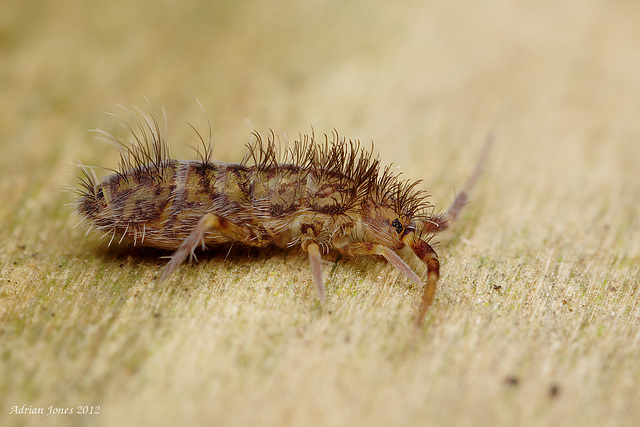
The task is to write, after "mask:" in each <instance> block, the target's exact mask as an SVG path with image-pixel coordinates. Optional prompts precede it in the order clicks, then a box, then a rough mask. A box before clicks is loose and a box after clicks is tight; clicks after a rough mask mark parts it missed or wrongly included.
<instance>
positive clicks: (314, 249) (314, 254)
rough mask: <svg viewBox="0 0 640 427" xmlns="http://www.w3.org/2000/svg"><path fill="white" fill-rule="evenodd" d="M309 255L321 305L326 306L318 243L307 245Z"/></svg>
mask: <svg viewBox="0 0 640 427" xmlns="http://www.w3.org/2000/svg"><path fill="white" fill-rule="evenodd" d="M307 253H308V254H309V264H310V265H311V275H312V276H313V283H314V284H315V285H316V289H317V290H318V298H320V303H322V304H324V284H323V283H322V268H321V261H322V257H321V255H320V246H318V244H317V243H316V242H310V243H309V244H308V245H307Z"/></svg>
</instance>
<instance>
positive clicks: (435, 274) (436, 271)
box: [338, 241, 440, 327]
mask: <svg viewBox="0 0 640 427" xmlns="http://www.w3.org/2000/svg"><path fill="white" fill-rule="evenodd" d="M420 243H421V244H420V245H417V244H416V245H414V246H416V248H413V247H412V249H413V250H414V252H415V253H416V255H418V257H420V259H421V260H422V261H423V262H424V263H425V264H427V282H426V283H424V282H423V281H422V280H421V279H420V277H418V275H417V274H416V273H414V272H413V270H411V267H409V265H407V263H406V262H404V260H403V259H402V258H400V256H399V255H398V254H397V253H396V252H395V251H394V250H392V249H390V248H388V247H386V246H383V245H380V244H377V243H368V242H358V243H351V244H349V245H346V246H343V247H341V248H338V250H339V251H340V252H341V253H343V254H345V255H350V256H357V255H361V256H367V255H381V256H383V257H384V258H385V259H386V260H387V261H389V263H391V264H392V265H393V266H394V267H395V268H396V269H398V270H399V271H400V272H401V273H402V274H404V275H405V276H406V277H407V278H409V279H410V280H411V281H413V282H414V283H416V284H418V285H424V290H423V295H422V301H421V302H420V308H419V309H418V314H417V316H416V327H419V326H420V325H421V324H422V321H423V320H424V317H425V315H426V313H427V310H428V309H429V306H430V305H431V303H432V302H433V298H434V295H435V290H436V284H437V282H438V278H439V276H440V263H439V262H438V256H437V254H436V252H435V251H434V250H433V248H432V247H431V246H429V245H428V244H427V243H425V242H422V241H420Z"/></svg>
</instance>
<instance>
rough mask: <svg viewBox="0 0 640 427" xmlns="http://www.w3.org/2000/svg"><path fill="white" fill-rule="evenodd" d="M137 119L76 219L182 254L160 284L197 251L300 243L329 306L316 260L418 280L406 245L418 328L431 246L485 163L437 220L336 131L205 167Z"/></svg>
mask: <svg viewBox="0 0 640 427" xmlns="http://www.w3.org/2000/svg"><path fill="white" fill-rule="evenodd" d="M132 115H133V117H134V118H135V120H136V125H137V131H134V130H133V129H134V128H133V127H132V126H130V125H127V126H128V128H129V129H130V130H131V132H132V134H133V140H134V142H133V143H128V142H126V141H123V140H120V139H117V138H114V137H111V136H110V135H109V137H110V138H111V139H113V140H114V141H116V142H117V143H118V144H119V147H120V150H121V164H120V167H119V168H118V170H117V172H116V173H114V174H111V175H109V176H107V177H105V178H104V179H102V181H100V182H98V180H97V179H96V178H95V176H94V174H93V172H92V171H90V170H89V169H87V168H85V167H82V169H81V170H82V173H83V176H82V187H81V188H80V189H79V193H80V194H81V197H80V199H79V200H78V202H77V211H78V213H79V214H80V216H82V217H83V218H85V219H86V220H88V221H89V222H90V223H91V224H92V226H94V227H96V228H97V229H99V230H101V231H103V232H106V233H110V234H111V235H112V240H113V238H116V237H117V238H119V239H120V240H122V239H128V240H131V241H133V242H134V244H139V245H144V246H150V247H156V248H163V249H175V250H176V252H175V253H174V255H173V256H172V259H171V260H170V262H169V263H168V265H167V266H166V267H165V270H164V271H163V273H162V275H161V280H162V279H165V278H166V277H168V276H169V275H170V274H171V273H173V272H174V271H175V270H176V269H177V267H178V265H179V264H181V263H182V262H183V261H184V260H185V259H186V257H187V256H189V255H191V254H192V253H193V251H194V250H195V249H196V248H197V247H198V246H203V247H205V246H215V245H219V244H225V243H232V242H234V243H240V244H243V245H249V246H266V245H270V244H272V245H277V246H280V247H291V246H296V245H300V247H301V248H302V249H303V250H304V251H306V252H308V254H309V259H310V263H311V268H312V273H313V279H314V282H315V284H316V286H317V288H318V293H319V296H320V299H321V300H324V286H323V283H322V272H321V267H320V260H321V253H326V252H328V251H330V250H331V249H334V250H338V251H340V252H341V253H343V254H345V255H349V256H354V255H380V256H383V257H385V258H386V259H387V260H388V261H390V262H391V263H392V264H393V265H394V266H395V267H396V268H398V269H399V270H400V271H401V272H402V273H404V274H405V275H406V276H407V277H409V278H410V279H411V280H413V281H415V282H418V283H423V282H422V281H421V280H420V278H419V277H418V276H417V275H416V274H415V273H414V272H413V271H412V270H411V268H410V267H409V266H408V265H407V264H406V263H405V262H404V261H403V260H402V259H401V258H400V257H399V256H398V255H397V253H396V252H397V251H398V250H400V249H402V248H403V247H404V246H409V247H411V248H412V249H413V251H414V253H415V254H416V255H417V256H418V257H419V258H420V259H421V260H423V261H424V262H425V263H426V264H427V269H428V273H427V280H426V283H425V291H424V296H423V301H422V304H421V307H420V311H419V314H418V324H419V323H420V322H421V321H422V319H423V318H424V315H425V313H426V310H427V308H428V307H429V305H430V304H431V301H432V299H433V293H434V290H435V285H436V282H437V279H438V275H439V263H438V259H437V255H436V253H435V251H434V250H433V249H432V248H431V246H429V244H428V240H429V238H430V237H431V236H432V235H433V234H434V233H436V232H438V231H441V230H443V229H445V228H446V227H447V226H448V225H449V224H450V222H451V221H452V220H453V219H455V218H456V217H457V215H458V212H459V211H460V209H461V208H462V206H463V204H464V203H465V201H466V198H467V193H468V191H469V189H470V188H471V186H472V185H473V183H474V182H475V180H476V178H477V176H478V174H479V173H480V165H481V164H482V163H483V161H482V160H481V162H480V163H479V166H478V167H477V168H476V171H475V172H474V174H473V175H472V177H471V178H470V179H469V181H468V182H467V185H466V187H465V189H464V190H463V191H462V192H460V193H459V194H458V196H457V197H456V199H455V201H454V202H453V204H452V206H451V208H450V209H449V210H448V211H447V212H446V213H445V214H444V215H436V214H433V208H432V205H430V204H429V203H428V202H427V201H426V195H425V194H424V193H423V192H421V191H419V190H417V189H416V186H417V184H418V182H409V181H404V180H400V179H399V178H398V176H397V175H396V174H394V173H392V172H391V171H390V168H388V167H387V168H385V169H381V167H380V161H379V160H378V159H377V158H374V157H373V156H372V153H371V151H368V150H366V149H364V148H362V147H361V146H360V144H359V143H358V142H354V141H345V140H344V139H341V138H339V137H338V135H337V133H335V132H334V133H333V135H332V140H331V141H329V137H327V136H325V141H324V142H323V143H317V142H316V141H315V140H314V137H313V135H310V136H301V137H300V138H299V140H297V141H295V142H294V145H293V146H292V147H290V148H288V149H285V150H283V152H282V153H281V151H280V149H281V147H280V145H279V144H278V143H276V138H275V137H274V135H273V133H272V134H271V135H270V136H269V137H268V138H267V140H266V141H263V139H262V137H261V136H260V135H259V134H257V133H254V137H255V143H253V144H251V145H249V146H248V149H249V151H248V155H247V156H245V159H243V161H241V162H240V163H225V162H219V161H215V160H212V159H211V146H210V145H209V146H207V145H206V144H205V151H204V155H202V156H201V159H199V160H175V159H171V158H170V156H169V149H168V145H167V143H166V141H165V140H164V137H163V134H162V132H161V131H160V128H159V126H158V122H157V121H156V119H155V117H154V116H153V115H151V116H146V115H142V116H139V115H136V114H134V113H132ZM201 139H202V138H201ZM203 143H204V140H203ZM485 151H486V150H485ZM483 157H484V155H483Z"/></svg>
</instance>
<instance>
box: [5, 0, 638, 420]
mask: <svg viewBox="0 0 640 427" xmlns="http://www.w3.org/2000/svg"><path fill="white" fill-rule="evenodd" d="M343 3H345V2H339V1H308V2H299V3H298V4H297V5H294V6H292V5H289V6H287V7H284V6H283V7H282V8H279V7H277V6H275V5H273V4H266V3H265V4H263V2H244V3H243V4H239V3H238V4H237V5H236V4H235V3H233V6H231V3H229V2H219V4H217V3H211V2H192V3H190V4H188V5H185V4H181V3H178V2H175V4H173V3H171V2H161V3H158V2H155V3H152V2H148V3H145V2H140V3H137V4H136V5H132V4H131V2H124V1H111V2H104V3H97V2H92V3H88V2H80V1H76V2H73V1H72V2H66V3H65V4H64V7H62V6H61V5H60V4H58V3H54V2H40V3H39V4H38V5H37V7H36V6H35V5H31V4H30V3H29V2H10V3H9V4H5V5H3V8H2V9H3V12H2V16H0V57H1V62H2V66H0V178H1V179H0V194H1V195H2V197H3V200H2V204H1V205H0V239H1V241H2V247H1V248H0V351H1V357H0V424H2V425H74V424H75V425H79V424H83V425H84V424H89V425H115V424H119V425H141V424H145V423H146V424H150V423H151V422H153V423H154V424H156V425H177V424H182V425H189V424H194V423H195V424H207V425H257V424H260V425H266V426H269V425H274V426H275V425H329V424H331V425H354V424H360V425H392V424H393V425H407V426H412V425H424V424H429V425H452V424H453V423H457V424H463V425H464V424H466V425H472V424H473V425H492V426H494V425H505V426H506V425H516V424H518V425H550V424H553V425H631V424H634V423H636V422H637V420H638V418H640V409H639V407H638V404H637V403H638V402H640V364H639V363H638V360H640V308H639V304H638V299H639V297H640V290H639V288H638V285H639V282H640V231H639V230H640V214H638V208H637V207H638V204H639V200H638V199H639V196H640V177H639V175H638V164H640V141H639V139H640V121H639V120H638V117H640V103H639V101H638V96H637V94H638V93H640V54H639V53H638V49H637V41H638V40H640V27H638V25H637V23H638V22H639V21H640V7H639V6H637V5H636V4H635V3H634V2H629V1H622V0H618V1H613V2H604V1H595V0H586V1H567V2H553V1H547V0H543V1H528V0H525V1H520V2H508V1H500V0H491V1H486V2H461V1H453V2H452V1H444V0H442V1H433V2H419V1H413V2H411V1H407V2H403V3H402V4H398V6H397V7H395V8H389V7H387V3H388V2H376V1H374V2H371V1H367V2H364V1H362V2H357V1H356V2H348V4H343ZM145 97H147V98H148V99H149V102H151V103H152V104H153V105H154V106H156V107H160V106H165V107H166V109H167V115H168V117H169V140H170V142H171V144H172V148H173V149H174V150H173V153H174V155H175V156H176V157H182V158H188V157H193V152H192V151H191V150H190V149H189V148H188V144H191V145H194V146H195V145H197V143H198V142H197V140H196V139H195V137H194V135H193V132H192V130H191V129H190V128H189V127H188V126H186V125H184V123H181V122H180V121H179V118H182V119H184V120H187V121H189V122H192V123H193V124H194V125H195V126H196V127H198V128H202V127H203V126H205V127H206V119H205V118H204V116H203V115H202V112H201V111H200V107H199V106H198V104H197V102H195V99H196V98H197V99H198V100H199V101H200V102H201V103H202V105H203V106H204V107H205V109H206V111H207V114H208V116H209V117H210V118H211V124H212V128H213V130H214V137H215V138H216V141H217V145H216V148H215V152H214V156H215V157H216V158H218V159H220V160H224V161H237V160H238V159H239V158H240V157H241V156H242V155H243V154H244V148H243V144H244V143H245V142H247V140H248V138H247V135H248V134H249V132H250V130H251V128H252V127H255V128H256V129H257V130H259V131H262V132H267V131H268V129H269V128H271V129H274V131H276V132H278V131H280V130H282V131H284V132H285V133H289V134H291V135H296V134H297V133H298V132H303V133H306V132H309V131H310V126H313V128H314V129H315V131H316V133H322V132H331V130H332V129H333V128H335V129H337V130H339V131H340V134H341V135H344V136H346V137H351V138H359V139H361V140H362V141H363V142H364V143H368V142H369V141H371V140H373V141H374V143H375V147H376V150H377V151H378V152H379V153H380V156H381V158H382V159H384V161H385V163H387V162H393V163H394V164H395V165H398V167H399V168H400V169H401V170H403V171H404V174H403V176H405V177H407V178H411V179H419V178H422V179H424V180H425V184H424V186H425V187H424V188H425V189H426V190H428V191H429V192H430V193H431V194H433V198H432V201H433V202H434V203H435V204H436V205H437V206H438V207H440V208H441V209H445V208H446V207H447V206H448V205H449V203H450V202H451V200H452V198H453V195H454V193H455V189H456V188H460V187H461V186H462V185H463V184H464V180H465V178H466V177H467V175H468V173H469V172H470V171H471V169H472V168H473V164H474V162H475V160H476V159H477V156H478V154H479V151H480V148H481V145H482V141H483V139H484V138H485V136H486V135H487V133H488V132H489V131H490V129H495V131H496V140H495V143H494V147H493V152H492V154H491V157H490V159H489V163H488V166H487V170H486V173H485V175H484V176H483V177H482V178H481V179H480V181H479V182H478V186H477V187H476V189H475V191H474V193H473V194H472V197H471V202H470V203H469V205H468V206H466V208H465V210H464V211H463V213H462V215H461V217H460V218H459V221H458V223H457V226H456V227H455V228H454V229H453V230H452V231H451V232H449V233H448V234H447V235H443V236H442V237H441V243H440V244H439V245H438V251H439V253H440V255H441V261H442V270H441V271H442V276H441V282H440V287H439V288H438V291H437V294H436V301H435V303H434V305H433V307H432V310H431V311H430V312H429V314H428V315H427V321H426V323H425V325H424V328H423V329H422V330H421V331H420V332H418V333H417V334H415V335H413V334H412V329H411V320H412V315H413V313H414V311H415V308H416V304H417V300H418V298H419V296H420V293H421V289H419V288H418V287H416V286H414V285H412V284H411V283H409V282H408V281H407V280H406V279H405V278H404V277H402V276H400V275H398V273H397V272H396V271H395V269H394V268H393V267H392V266H390V265H389V264H387V263H385V262H384V261H382V260H380V261H376V260H372V259H368V258H367V259H345V258H343V259H338V260H337V262H336V263H334V264H325V265H323V269H324V278H325V280H326V283H327V308H326V309H324V310H323V309H320V308H319V307H318V305H317V302H316V301H317V298H316V290H315V289H314V288H313V285H312V281H311V274H310V271H309V267H308V263H307V259H306V257H305V256H304V254H301V253H299V252H298V251H289V252H287V251H279V250H261V251H257V250H251V251H242V250H234V251H232V253H231V254H230V255H229V257H227V253H226V251H225V252H220V253H212V254H207V255H201V256H199V262H198V263H197V264H193V265H192V266H191V267H189V266H185V267H186V268H184V269H182V270H181V271H180V272H179V273H178V274H177V275H176V276H174V277H173V278H172V279H171V280H168V281H167V282H166V283H163V284H162V285H158V284H156V283H155V282H154V281H153V280H152V279H153V277H154V276H155V275H156V274H157V273H158V271H159V269H160V268H161V266H162V265H163V264H164V262H165V261H164V260H163V259H160V258H159V256H163V255H167V254H166V253H164V252H153V251H141V250H139V249H132V248H131V247H128V246H114V245H112V246H111V247H110V248H108V247H107V241H105V240H100V238H99V236H98V235H97V234H93V233H92V234H89V236H86V237H85V236H84V231H85V229H83V228H82V227H77V228H72V227H73V226H74V225H75V224H76V222H77V221H78V219H77V218H76V217H74V216H73V215H72V213H71V209H69V208H67V207H65V206H64V204H65V203H69V202H70V201H71V200H72V195H71V194H69V193H63V192H62V191H61V189H62V188H64V186H65V184H74V183H75V182H76V181H75V179H74V178H73V176H72V174H73V173H76V169H75V168H74V167H73V166H72V165H71V162H73V161H77V160H81V161H82V162H83V163H86V164H100V165H105V166H110V167H116V165H117V162H118V154H117V150H116V149H115V148H113V147H112V146H109V145H108V144H104V143H102V142H100V141H97V140H96V139H95V138H94V137H93V136H92V135H91V134H90V133H89V132H88V131H87V130H88V129H91V128H94V127H99V128H103V129H105V130H106V131H109V132H111V133H121V134H124V133H125V130H124V129H121V128H118V127H117V126H115V125H114V124H113V123H114V121H113V120H112V119H111V118H109V117H107V116H105V115H104V114H103V112H104V111H112V112H116V111H117V110H118V109H117V107H115V105H114V104H116V103H118V104H123V105H125V106H131V105H134V104H138V105H142V106H144V105H145V104H146V101H145ZM246 120H248V121H249V122H250V123H251V125H248V124H247V123H246ZM98 172H100V171H98ZM411 265H412V267H414V268H415V269H416V271H417V272H418V273H419V274H422V275H424V274H425V273H426V269H425V268H424V267H423V266H421V265H420V264H419V263H416V262H412V263H411ZM22 405H26V408H29V407H32V408H40V407H42V408H44V410H45V412H47V411H48V407H49V406H55V407H62V408H65V407H69V408H73V409H74V410H77V408H78V406H91V405H93V406H94V407H95V406H96V405H99V406H100V407H101V413H100V415H93V416H88V415H83V416H81V415H66V416H65V415H56V416H49V417H45V416H44V415H13V414H10V412H11V410H12V407H13V406H18V408H20V407H22Z"/></svg>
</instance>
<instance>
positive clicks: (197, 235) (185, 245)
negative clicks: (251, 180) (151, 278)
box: [160, 213, 248, 282]
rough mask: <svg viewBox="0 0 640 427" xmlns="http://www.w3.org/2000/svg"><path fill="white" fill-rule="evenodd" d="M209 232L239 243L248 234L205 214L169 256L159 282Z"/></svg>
mask: <svg viewBox="0 0 640 427" xmlns="http://www.w3.org/2000/svg"><path fill="white" fill-rule="evenodd" d="M209 230H215V231H217V232H219V233H220V234H222V235H223V236H226V237H229V238H230V239H231V240H240V241H244V240H246V239H247V234H248V233H247V231H246V230H244V229H243V228H242V227H240V226H238V225H236V224H234V223H232V222H231V221H229V220H227V219H225V218H222V217H220V216H218V215H215V214H212V213H208V214H206V215H205V216H203V217H202V218H201V219H200V221H198V224H197V225H196V227H195V228H194V229H193V231H192V232H191V233H190V234H189V236H187V238H186V239H184V241H183V242H182V244H181V245H180V247H179V248H178V249H177V250H176V251H175V252H174V253H173V255H171V259H170V260H169V262H168V263H167V265H166V266H165V267H164V270H163V271H162V274H161V275H160V281H161V282H162V281H163V280H165V279H166V278H167V277H169V276H171V274H173V272H174V271H176V269H177V268H178V266H179V265H180V264H182V263H183V262H184V260H185V259H187V256H188V255H191V254H193V251H194V250H195V249H196V248H197V247H198V245H199V244H200V243H201V242H202V240H203V239H204V235H205V233H206V232H207V231H209Z"/></svg>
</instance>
